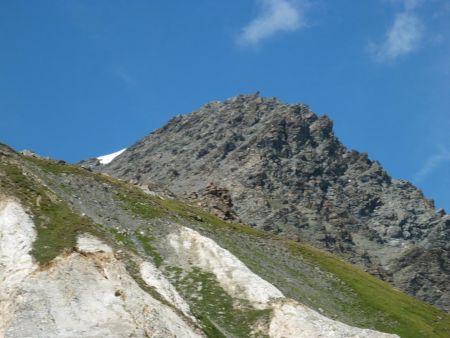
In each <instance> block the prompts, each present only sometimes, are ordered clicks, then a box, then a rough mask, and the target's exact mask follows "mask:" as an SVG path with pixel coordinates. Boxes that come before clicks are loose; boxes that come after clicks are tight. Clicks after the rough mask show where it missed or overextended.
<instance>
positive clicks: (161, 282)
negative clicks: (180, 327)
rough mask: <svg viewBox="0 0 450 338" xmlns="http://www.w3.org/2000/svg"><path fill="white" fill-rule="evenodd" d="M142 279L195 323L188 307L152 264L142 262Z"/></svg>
mask: <svg viewBox="0 0 450 338" xmlns="http://www.w3.org/2000/svg"><path fill="white" fill-rule="evenodd" d="M140 271H141V276H142V279H143V280H144V281H145V283H147V285H148V286H152V287H154V288H155V289H156V291H157V292H158V293H159V294H160V295H161V296H162V297H164V299H165V300H166V301H168V302H169V303H171V304H172V305H173V306H175V307H176V308H177V309H178V310H180V311H181V312H183V314H184V315H185V316H186V317H189V318H191V319H192V320H193V321H194V322H195V318H194V317H193V316H192V314H191V310H190V308H189V305H188V304H187V303H186V302H185V300H184V299H183V298H182V297H181V296H180V294H179V293H178V292H177V290H176V289H175V288H174V287H173V285H172V284H170V282H169V281H168V280H167V279H166V278H165V277H164V275H163V274H162V273H161V271H159V270H158V269H157V268H156V267H155V266H154V265H153V264H152V263H150V262H144V263H142V264H141V267H140Z"/></svg>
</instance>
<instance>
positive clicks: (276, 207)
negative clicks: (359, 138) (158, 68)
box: [85, 94, 450, 311]
mask: <svg viewBox="0 0 450 338" xmlns="http://www.w3.org/2000/svg"><path fill="white" fill-rule="evenodd" d="M332 128H333V124H332V121H331V120H330V119H329V118H328V117H326V116H321V117H318V116H317V115H315V114H314V113H313V112H312V111H310V110H309V108H308V107H307V106H305V105H288V104H284V103H282V102H280V101H278V100H276V99H267V98H263V97H260V96H259V95H258V94H255V95H240V96H237V97H234V98H232V99H230V100H227V101H225V102H213V103H210V104H207V105H205V106H204V107H202V108H201V109H199V110H198V111H196V112H194V113H192V114H189V115H186V116H177V117H176V118H173V119H172V120H171V121H169V123H168V124H167V125H166V126H164V127H163V128H161V129H158V130H156V131H155V132H153V133H151V134H150V135H148V136H147V137H145V138H144V139H142V140H141V141H139V142H137V143H136V144H135V145H133V146H132V147H130V148H128V149H127V150H126V151H125V152H124V153H122V154H121V155H119V156H118V157H116V158H115V159H114V160H113V161H112V162H111V163H109V164H107V165H100V164H98V163H97V165H96V161H92V160H91V161H88V162H86V163H85V165H90V166H92V167H93V168H94V169H95V170H99V171H103V172H106V173H109V174H111V175H113V176H116V177H119V178H121V179H125V180H129V181H132V182H134V183H138V184H141V185H144V186H145V185H146V184H149V183H151V182H156V183H158V184H161V185H162V186H164V187H166V188H168V189H170V190H171V191H173V192H174V193H175V194H177V195H178V196H184V197H192V198H196V199H197V200H198V202H199V203H202V204H203V205H204V206H205V207H206V208H207V209H209V210H210V211H211V212H213V213H215V214H217V215H218V216H221V217H223V218H225V219H229V220H239V221H242V222H243V223H246V224H251V225H253V226H255V227H257V228H261V229H264V230H268V231H272V232H274V233H281V234H282V235H285V236H287V237H288V238H292V239H299V240H301V241H304V242H307V243H311V244H312V245H314V246H316V247H320V248H325V249H327V250H328V251H330V252H332V253H335V254H338V255H340V256H341V257H344V258H345V259H347V260H350V261H351V262H353V263H356V264H358V265H360V266H362V267H364V268H365V269H366V270H367V271H368V272H370V273H372V274H373V275H376V276H379V277H381V278H382V279H384V280H387V281H389V282H390V283H392V284H393V285H395V286H396V287H398V288H400V289H402V290H404V291H406V292H407V293H409V294H411V295H414V296H415V297H417V298H419V299H422V300H425V301H426V302H428V303H430V304H434V305H435V306H438V307H440V308H442V309H444V310H446V311H448V310H449V309H450V283H448V281H449V278H450V275H449V272H450V263H449V262H450V251H449V250H450V244H449V240H450V216H449V215H447V214H446V213H445V212H444V211H443V210H439V211H437V210H435V207H434V205H433V202H432V201H430V200H428V199H426V198H425V197H424V196H423V194H422V192H421V191H420V190H418V189H417V188H415V187H414V186H413V185H412V184H410V183H409V182H406V181H402V180H396V179H393V178H391V177H390V176H389V175H388V174H387V173H386V171H385V170H384V169H383V168H382V166H381V165H380V163H378V162H377V161H373V160H370V159H369V158H368V156H367V155H366V154H361V153H358V152H356V151H353V150H348V149H347V148H346V147H345V146H344V145H342V143H341V142H340V141H339V140H338V139H337V138H336V136H335V135H334V134H333V130H332Z"/></svg>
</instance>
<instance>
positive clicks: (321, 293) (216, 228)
mask: <svg viewBox="0 0 450 338" xmlns="http://www.w3.org/2000/svg"><path fill="white" fill-rule="evenodd" d="M20 162H23V163H26V165H27V166H31V167H33V166H34V165H37V166H38V167H39V168H41V169H43V170H44V171H46V172H48V173H51V174H53V175H60V174H62V173H64V174H70V175H82V176H89V177H94V178H95V180H98V181H99V182H102V183H107V184H110V185H111V186H112V187H114V188H115V189H117V191H119V194H118V196H119V199H121V200H122V202H123V203H124V205H125V206H126V207H127V208H128V209H129V210H130V211H131V212H135V213H137V214H140V215H141V216H143V217H145V218H149V219H151V218H164V217H165V218H171V219H174V220H177V221H180V220H183V221H184V222H186V224H190V225H192V226H193V227H195V228H197V229H198V230H202V232H204V233H207V234H210V235H211V237H213V238H214V239H215V240H217V241H218V244H219V245H222V246H224V247H225V248H227V249H228V250H230V251H232V252H233V253H234V254H235V255H236V256H238V257H239V258H240V259H242V260H243V261H244V262H245V263H246V264H247V265H249V267H251V269H252V270H253V271H255V272H256V273H259V274H260V275H262V276H263V277H264V278H266V279H267V280H269V281H270V282H273V283H274V284H275V285H276V286H277V287H279V288H280V289H282V290H283V292H285V293H286V291H285V290H287V288H288V287H291V286H292V285H294V284H295V281H294V282H291V284H285V285H284V283H287V282H285V281H284V280H283V279H277V276H276V274H275V273H274V274H271V273H270V272H271V269H272V267H271V266H270V265H267V264H262V262H266V261H267V262H269V263H270V261H271V259H272V260H273V259H280V257H275V258H273V257H270V256H269V255H267V254H266V252H265V251H257V252H255V255H261V257H259V258H258V259H254V257H252V255H253V251H251V252H250V254H249V251H248V250H249V249H248V248H251V245H253V244H254V243H260V244H262V245H263V246H272V247H273V248H274V250H275V249H277V250H278V251H280V250H281V251H280V252H282V253H284V255H285V257H282V259H280V264H279V265H282V264H281V263H282V262H281V260H285V259H286V260H287V261H289V259H291V258H292V259H294V260H295V259H297V260H302V261H305V262H308V263H309V264H310V265H311V266H313V267H315V268H316V269H317V268H319V269H320V270H321V271H322V272H324V273H326V274H328V275H331V277H332V278H333V280H335V281H336V282H335V283H334V284H333V285H334V286H335V289H334V290H333V289H320V290H319V289H317V290H313V289H314V287H315V285H314V283H311V282H310V283H309V287H311V290H313V291H315V292H316V294H315V299H312V300H311V302H312V304H308V305H310V306H312V307H313V308H316V309H317V308H318V304H319V305H322V304H325V305H326V304H327V303H326V302H324V299H325V298H327V297H329V298H333V297H335V295H334V293H335V292H338V291H342V295H345V296H346V298H351V299H350V300H349V299H346V301H343V302H342V304H339V306H338V307H339V309H338V312H339V313H337V316H338V318H339V319H340V318H341V317H342V318H344V319H347V320H346V321H347V322H349V323H350V324H355V323H356V324H359V325H361V326H366V327H370V328H373V329H377V330H381V331H385V332H392V333H397V334H399V335H400V336H401V337H448V336H449V335H448V332H450V317H449V316H448V315H447V314H445V313H443V312H441V311H439V310H437V309H436V308H434V307H432V306H429V305H427V304H425V303H423V302H421V301H418V300H416V299H414V298H412V297H410V296H407V295H405V294H403V293H402V292H400V291H398V290H396V289H394V288H392V287H391V286H390V285H388V284H387V283H384V282H382V281H380V280H378V279H376V278H374V277H372V276H370V275H368V274H367V273H365V272H362V271H361V270H359V269H358V268H356V267H354V266H352V265H350V264H348V263H346V262H344V261H342V260H340V259H338V258H336V257H334V256H332V255H330V254H328V253H325V252H323V251H320V250H317V249H314V248H312V247H310V246H308V245H305V244H301V243H296V242H292V241H287V240H284V239H280V238H278V237H275V236H273V235H269V234H267V233H265V232H261V231H258V230H255V229H253V228H250V227H248V226H245V225H241V224H229V223H226V222H223V221H222V220H220V219H218V218H215V217H214V216H212V215H210V214H207V213H205V212H204V211H202V210H200V209H198V208H197V207H195V206H192V205H189V204H186V203H182V202H179V201H173V200H161V199H158V198H155V197H152V196H149V195H146V194H144V193H142V192H141V191H140V190H139V189H137V188H135V187H132V186H129V185H127V184H125V183H123V182H121V181H118V180H115V179H112V178H109V177H106V176H104V175H100V174H94V173H91V172H88V171H86V170H83V169H80V168H78V167H75V166H69V165H65V164H58V163H55V162H52V161H46V160H40V159H21V160H20ZM0 169H1V171H3V172H4V173H6V179H4V178H3V177H2V178H1V179H0V183H1V189H2V191H5V192H7V193H11V194H13V195H15V196H17V197H18V198H20V199H21V200H22V201H23V202H24V203H25V204H26V205H27V206H28V207H29V208H30V209H31V211H32V212H33V214H34V215H35V222H36V223H37V224H36V226H37V230H38V240H37V241H36V243H35V245H34V248H33V254H34V255H35V257H36V258H37V260H38V261H39V262H41V263H45V262H48V261H49V260H51V259H52V258H54V257H56V256H57V255H58V254H59V253H61V252H62V251H63V250H64V249H65V248H72V247H73V246H74V243H75V238H76V234H77V233H78V232H86V231H88V232H93V233H97V234H103V236H104V235H105V229H103V228H102V227H101V226H99V225H96V224H94V223H93V222H92V221H91V220H90V219H89V218H87V217H82V216H80V215H78V214H77V213H76V212H74V211H72V210H71V209H70V208H69V207H68V206H67V204H65V203H64V202H63V201H60V200H59V199H58V197H57V196H54V195H53V194H52V192H51V191H50V190H48V189H47V188H45V186H43V185H42V184H37V183H36V178H32V177H30V175H24V174H23V173H22V170H21V169H20V166H16V165H11V164H8V165H6V164H4V163H2V164H1V166H0ZM38 196H41V197H40V202H39V203H37V198H38ZM199 220H200V221H199ZM138 240H140V241H143V242H144V243H146V244H147V249H148V250H149V251H150V253H151V254H152V255H154V256H156V257H158V260H159V262H158V263H159V264H161V261H162V260H163V258H162V257H161V255H160V253H158V252H157V246H153V245H151V244H153V242H156V241H155V240H154V239H153V240H151V244H150V241H149V240H147V239H146V238H144V237H141V238H138ZM155 244H156V243H155ZM247 247H248V248H247ZM272 247H271V248H272ZM275 263H276V262H275ZM283 268H284V267H283ZM288 268H289V266H288V265H287V266H286V269H288ZM294 272H295V273H294ZM294 272H293V273H292V274H291V275H289V279H292V278H293V277H298V278H299V280H300V279H304V281H303V282H305V281H306V282H305V283H307V282H308V281H307V278H308V276H305V275H302V274H301V271H298V270H296V271H294ZM191 277H192V278H191V279H193V280H195V279H196V278H206V277H205V276H202V275H200V274H198V275H197V277H195V278H194V276H191ZM207 277H208V276H207ZM291 277H292V278H291ZM292 283H294V284H292ZM209 285H213V287H214V284H211V283H210V284H209ZM305 285H306V284H305ZM185 287H186V288H189V285H187V286H185ZM283 287H284V289H283ZM339 289H342V290H339ZM301 291H302V290H301V288H299V289H298V290H296V291H295V292H298V293H301ZM295 292H294V293H295ZM288 295H289V296H291V297H292V295H290V294H288ZM293 298H295V297H293ZM297 298H301V297H297ZM336 302H337V301H335V303H334V306H333V308H330V309H327V308H325V313H327V312H328V313H331V312H332V311H333V310H334V311H336V309H335V308H336V304H337V303H336ZM305 303H308V302H307V301H306V299H305ZM314 303H316V304H314ZM194 305H195V304H194ZM199 305H202V304H201V303H200V304H199ZM314 305H315V306H314ZM196 307H197V306H194V308H196ZM198 307H199V308H200V307H201V306H198ZM198 315H200V316H201V315H202V314H201V313H199V314H198ZM209 330H210V332H213V333H211V334H210V336H215V334H214V332H216V331H217V330H216V329H215V328H214V325H212V327H210V328H209ZM216 333H217V332H216Z"/></svg>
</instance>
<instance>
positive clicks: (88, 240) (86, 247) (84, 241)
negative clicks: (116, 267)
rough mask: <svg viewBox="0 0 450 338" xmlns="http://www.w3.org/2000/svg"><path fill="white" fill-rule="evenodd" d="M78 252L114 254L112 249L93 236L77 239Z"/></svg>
mask: <svg viewBox="0 0 450 338" xmlns="http://www.w3.org/2000/svg"><path fill="white" fill-rule="evenodd" d="M77 250H78V251H80V252H86V253H94V252H104V253H112V252H113V251H112V249H111V248H110V247H109V246H108V245H106V244H105V243H103V242H102V241H100V240H99V239H97V238H95V237H94V236H91V235H87V234H85V235H82V236H79V237H78V238H77Z"/></svg>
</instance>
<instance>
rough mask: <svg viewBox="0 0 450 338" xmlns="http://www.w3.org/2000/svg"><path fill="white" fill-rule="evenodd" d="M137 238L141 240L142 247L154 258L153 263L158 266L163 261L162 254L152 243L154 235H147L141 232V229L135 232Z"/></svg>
mask: <svg viewBox="0 0 450 338" xmlns="http://www.w3.org/2000/svg"><path fill="white" fill-rule="evenodd" d="M135 234H136V237H137V239H138V240H139V241H140V242H141V245H142V248H143V249H144V251H145V253H146V254H147V255H149V256H150V257H152V258H153V263H154V264H155V266H156V267H157V268H158V267H160V266H161V264H162V262H163V258H162V256H161V255H160V254H159V252H158V250H156V249H155V247H154V246H153V245H152V241H154V240H155V238H154V237H152V236H146V235H143V234H141V233H140V232H139V231H136V232H135Z"/></svg>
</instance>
